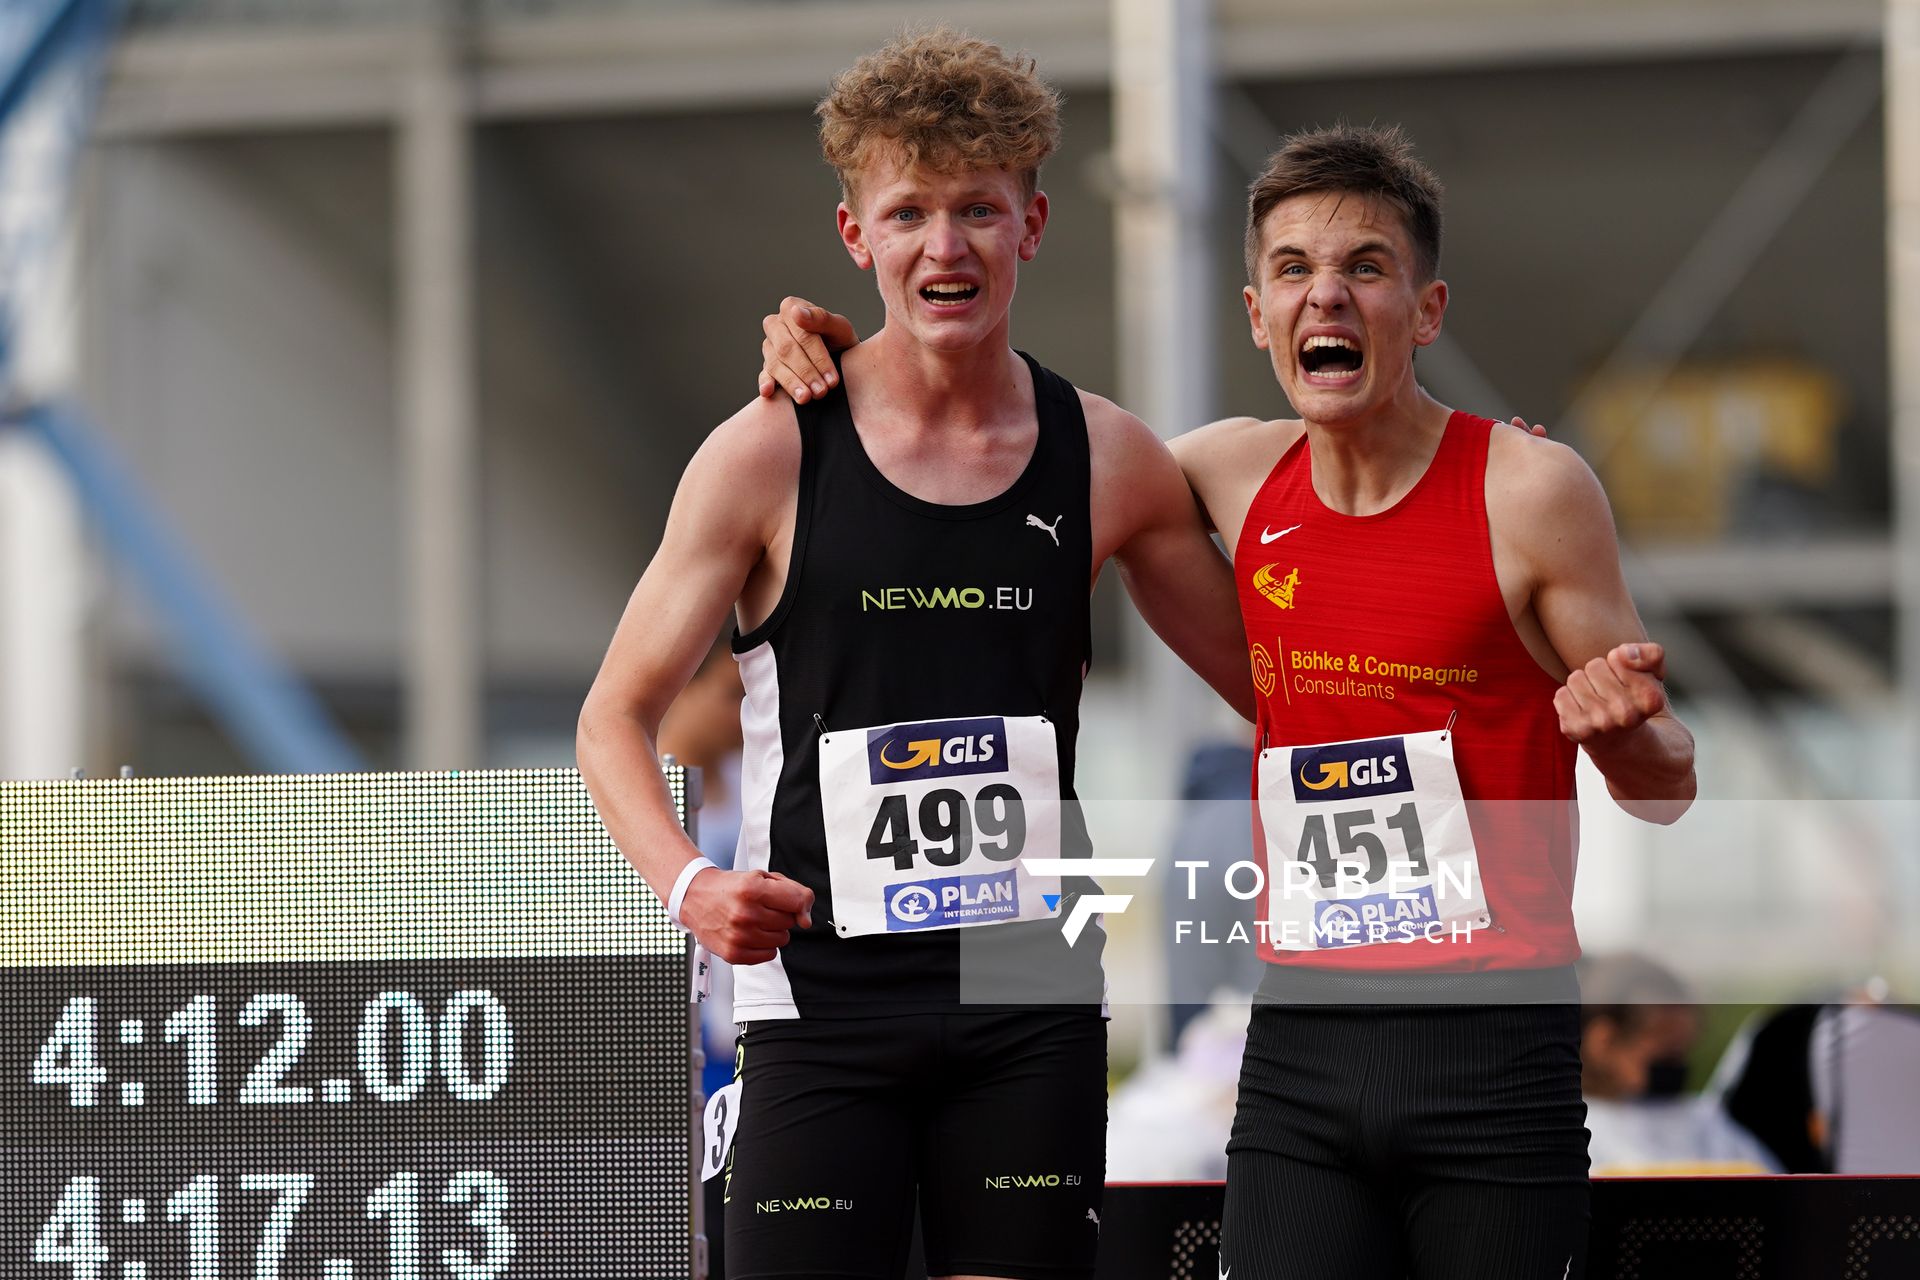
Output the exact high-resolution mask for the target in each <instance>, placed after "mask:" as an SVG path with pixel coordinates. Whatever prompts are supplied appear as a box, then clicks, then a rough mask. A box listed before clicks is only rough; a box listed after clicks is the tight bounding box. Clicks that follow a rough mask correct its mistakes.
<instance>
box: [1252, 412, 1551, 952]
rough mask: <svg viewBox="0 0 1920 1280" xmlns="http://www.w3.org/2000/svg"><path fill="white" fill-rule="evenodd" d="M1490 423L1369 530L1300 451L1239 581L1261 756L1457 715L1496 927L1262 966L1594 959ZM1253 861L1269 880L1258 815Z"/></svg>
mask: <svg viewBox="0 0 1920 1280" xmlns="http://www.w3.org/2000/svg"><path fill="white" fill-rule="evenodd" d="M1494 426H1495V424H1494V423H1493V422H1492V421H1491V420H1490V419H1487V418H1478V417H1474V416H1473V415H1471V414H1465V413H1456V414H1454V415H1453V417H1452V418H1451V419H1449V420H1448V422H1447V427H1446V432H1445V434H1444V436H1443V437H1442V438H1441V441H1440V448H1439V451H1438V452H1437V453H1435V454H1434V458H1433V461H1432V462H1431V463H1430V464H1429V465H1428V467H1427V470H1426V474H1425V475H1423V476H1421V477H1420V480H1419V481H1418V482H1417V483H1416V484H1415V485H1414V487H1413V489H1412V490H1411V491H1410V492H1409V493H1408V494H1407V495H1406V497H1404V498H1402V499H1401V500H1400V501H1399V502H1398V503H1397V504H1395V505H1394V506H1393V507H1391V508H1389V509H1388V510H1386V511H1382V512H1380V513H1378V514H1377V515H1371V516H1350V515H1344V514H1342V513H1340V512H1337V511H1333V510H1331V509H1329V508H1328V507H1327V506H1326V505H1325V504H1324V503H1322V502H1321V501H1320V499H1319V497H1318V495H1316V494H1315V493H1314V491H1313V459H1312V454H1311V451H1310V450H1309V449H1308V448H1307V442H1306V440H1305V438H1304V437H1303V438H1302V439H1301V440H1300V441H1299V442H1297V443H1296V444H1295V445H1294V446H1293V447H1292V448H1291V449H1289V450H1287V452H1286V454H1285V456H1283V457H1282V458H1281V459H1280V461H1279V463H1278V464H1277V465H1276V466H1275V467H1274V469H1273V473H1272V474H1271V475H1269V476H1268V477H1267V479H1266V482H1265V483H1264V484H1263V485H1261V487H1260V492H1259V493H1258V494H1257V495H1256V496H1255V497H1254V500H1253V505H1252V507H1251V508H1249V510H1248V512H1247V520H1246V524H1245V526H1244V527H1243V528H1242V529H1241V531H1240V544H1239V546H1238V547H1237V548H1236V549H1235V552H1234V579H1235V581H1236V582H1237V583H1238V585H1239V591H1240V614H1241V618H1242V619H1243V621H1244V622H1245V624H1246V632H1247V649H1248V655H1249V657H1250V658H1251V660H1252V663H1253V675H1254V686H1255V690H1256V692H1257V694H1258V695H1259V718H1258V722H1257V723H1258V731H1259V734H1260V740H1261V742H1262V744H1263V745H1265V746H1269V747H1281V746H1298V745H1306V744H1313V743H1321V742H1340V741H1346V740H1349V739H1355V738H1371V737H1385V736H1391V735H1395V734H1403V733H1424V732H1430V731H1433V730H1437V729H1441V728H1444V727H1445V726H1446V725H1447V722H1448V719H1449V717H1457V718H1455V719H1454V725H1453V727H1454V761H1455V766H1456V768H1457V769H1458V771H1459V775H1460V787H1461V793H1462V795H1463V796H1464V797H1465V798H1466V800H1467V803H1468V807H1469V821H1470V824H1471V826H1472V830H1473V839H1474V845H1475V847H1476V848H1477V849H1478V851H1479V859H1480V875H1481V881H1482V884H1483V885H1484V889H1485V893H1486V899H1487V908H1488V912H1489V914H1490V915H1491V917H1492V925H1491V927H1489V928H1484V929H1478V930H1475V931H1474V932H1473V935H1472V937H1471V939H1450V940H1448V941H1444V942H1428V941H1425V940H1421V941H1415V942H1408V943H1382V944H1379V945H1375V946H1364V947H1344V948H1338V949H1331V950H1322V951H1281V950H1277V949H1276V948H1274V947H1273V946H1272V945H1271V944H1270V942H1269V941H1267V940H1265V939H1263V940H1262V941H1261V943H1260V954H1261V955H1262V956H1263V957H1264V958H1265V959H1267V960H1269V961H1272V962H1274V963H1276V964H1286V965H1313V966H1318V967H1321V968H1326V969H1342V970H1362V971H1367V972H1401V971H1412V970H1428V971H1432V970H1441V971H1453V972H1460V971H1469V970H1482V969H1531V968H1540V967H1545V966H1549V965H1563V964H1570V963H1572V962H1573V961H1574V960H1575V959H1576V958H1578V956H1579V954H1580V946H1579V942H1578V941H1577V939H1576V938H1575V936H1574V929H1573V870H1574V862H1575V857H1576V849H1577V840H1578V837H1577V832H1578V825H1577V817H1576V814H1575V810H1574V805H1573V766H1574V751H1575V748H1574V745H1573V744H1572V743H1571V742H1569V741H1567V739H1566V737H1565V736H1564V735H1563V734H1562V733H1561V732H1560V727H1559V717H1558V715H1557V714H1556V713H1555V711H1554V709H1553V695H1554V692H1555V690H1556V689H1557V688H1558V687H1559V686H1558V684H1557V683H1556V682H1555V681H1554V679H1553V677H1551V676H1549V675H1548V674H1547V673H1546V672H1545V671H1543V670H1541V668H1540V665H1539V664H1538V663H1537V662H1535V661H1534V659H1533V655H1532V654H1531V653H1529V652H1528V651H1527V648H1526V646H1525V645H1524V644H1522V643H1521V640H1520V637H1519V635H1518V633H1516V632H1515V631H1514V628H1513V621H1512V619H1511V618H1509V617H1508V616H1507V607H1506V602H1505V600H1504V599H1503V598H1502V597H1501V595H1500V588H1499V584H1498V583H1497V582H1496V581H1495V579H1494V574H1493V551H1492V544H1491V541H1490V539H1489V536H1488V533H1487V504H1486V472H1487V442H1488V438H1489V433H1490V432H1491V431H1492V430H1493V428H1494ZM1255 794H1256V796H1257V794H1258V791H1257V788H1256V792H1255ZM1489 802H1501V803H1489ZM1254 851H1255V856H1256V858H1258V859H1259V860H1260V862H1261V864H1262V866H1263V867H1264V866H1265V862H1266V840H1265V837H1264V835H1263V834H1262V832H1261V827H1260V815H1259V812H1258V805H1257V802H1256V806H1255V813H1254ZM1269 874H1271V869H1269Z"/></svg>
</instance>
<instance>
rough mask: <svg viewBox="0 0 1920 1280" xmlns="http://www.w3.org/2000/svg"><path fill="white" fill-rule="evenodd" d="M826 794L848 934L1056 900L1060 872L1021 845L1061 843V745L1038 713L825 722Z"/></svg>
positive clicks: (990, 914)
mask: <svg viewBox="0 0 1920 1280" xmlns="http://www.w3.org/2000/svg"><path fill="white" fill-rule="evenodd" d="M820 801H821V811H822V818H823V820H824V823H825V828H826V837H827V862H828V872H829V876H830V878H831V880H832V884H833V914H834V921H833V925H834V928H835V929H836V930H837V931H838V932H839V933H840V934H841V935H842V936H845V937H853V936H858V935H861V934H869V933H900V932H910V931H916V930H926V929H960V928H967V927H972V926H977V925H987V924H1001V923H1004V922H1006V921H1009V920H1033V919H1044V918H1046V917H1049V916H1052V915H1053V914H1055V911H1056V910H1057V905H1058V901H1059V894H1060V883H1059V879H1058V877H1043V876H1033V875H1029V874H1028V873H1027V872H1026V870H1025V869H1024V868H1023V867H1022V866H1021V860H1022V858H1024V857H1034V858H1057V857H1059V856H1060V759H1059V751H1058V747H1057V745H1056V743H1055V740H1054V730H1053V724H1052V723H1051V722H1050V721H1048V720H1047V719H1046V718H1045V717H1043V716H978V717H971V718H964V719H951V720H929V721H919V722H915V723H909V724H892V725H880V726H876V727H872V728H867V729H856V730H852V731H848V732H834V733H826V734H822V735H821V737H820ZM1049 899H1051V901H1049Z"/></svg>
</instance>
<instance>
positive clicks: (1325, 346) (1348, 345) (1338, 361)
mask: <svg viewBox="0 0 1920 1280" xmlns="http://www.w3.org/2000/svg"><path fill="white" fill-rule="evenodd" d="M1366 362H1367V360H1366V356H1365V355H1363V354H1362V353H1361V351H1360V345H1359V344H1358V343H1356V342H1354V341H1353V340H1352V339H1351V338H1339V337H1334V336H1332V335H1331V334H1322V335H1320V336H1319V337H1314V338H1308V339H1307V340H1306V341H1305V342H1303V343H1301V344H1300V367H1301V368H1302V369H1304V370H1306V373H1307V376H1308V377H1310V378H1312V377H1318V378H1326V379H1328V380H1329V381H1331V380H1335V379H1342V378H1347V377H1350V376H1352V375H1353V374H1356V373H1358V372H1360V369H1361V366H1363V365H1365V364H1366Z"/></svg>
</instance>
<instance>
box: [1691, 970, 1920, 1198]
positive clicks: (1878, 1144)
mask: <svg viewBox="0 0 1920 1280" xmlns="http://www.w3.org/2000/svg"><path fill="white" fill-rule="evenodd" d="M1916 1063H1920V1009H1916V1008H1915V1007H1913V1006H1912V1005H1906V1004H1900V1003H1895V1002H1894V998H1893V993H1892V989H1891V987H1890V986H1889V984H1888V983H1887V982H1886V980H1885V979H1883V978H1878V977H1875V978H1871V979H1868V980H1867V981H1865V982H1863V983H1861V984H1859V985H1858V986H1855V987H1853V988H1850V989H1848V990H1846V991H1842V992H1838V993H1835V994H1834V996H1833V998H1832V1000H1831V1001H1829V1002H1826V1003H1817V1004H1793V1005H1786V1006H1784V1007H1782V1008H1778V1009H1772V1010H1766V1011H1763V1012H1760V1013H1756V1014H1754V1015H1753V1016H1752V1017H1750V1018H1748V1019H1747V1021H1746V1023H1745V1024H1743V1025H1742V1026H1741V1028H1740V1030H1739V1031H1738V1032H1737V1033H1736V1034H1735V1036H1734V1038H1733V1041H1732V1042H1731V1043H1730V1044H1729V1045H1728V1046H1727V1050H1726V1052H1725V1053H1724V1054H1722V1055H1721V1058H1720V1062H1719V1064H1718V1065H1717V1066H1716V1067H1715V1068H1714V1072H1713V1078H1712V1079H1711V1080H1710V1081H1708V1084H1707V1089H1706V1092H1707V1093H1708V1094H1709V1095H1710V1096H1713V1097H1715V1098H1717V1099H1719V1100H1720V1102H1721V1104H1722V1105H1723V1106H1724V1107H1725V1109H1726V1111H1727V1113H1728V1114H1729V1115H1731V1116H1733V1117H1734V1118H1735V1119H1736V1120H1737V1121H1739V1123H1740V1124H1742V1125H1744V1126H1745V1127H1746V1128H1747V1129H1748V1130H1750V1131H1751V1132H1752V1133H1753V1134H1754V1136H1755V1137H1757V1138H1758V1139H1760V1141H1761V1142H1762V1143H1763V1144H1765V1146H1766V1147H1767V1149H1768V1150H1769V1151H1770V1152H1771V1153H1772V1155H1773V1156H1774V1158H1775V1159H1776V1160H1777V1161H1778V1163H1779V1165H1780V1167H1781V1168H1783V1169H1784V1170H1785V1171H1786V1172H1788V1173H1845V1174H1920V1095H1916V1094H1915V1092H1914V1089H1913V1081H1914V1079H1915V1074H1916V1065H1915V1064H1916Z"/></svg>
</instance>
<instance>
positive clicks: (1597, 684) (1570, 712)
mask: <svg viewBox="0 0 1920 1280" xmlns="http://www.w3.org/2000/svg"><path fill="white" fill-rule="evenodd" d="M1666 674H1667V655H1666V651H1665V650H1664V649H1662V648H1661V647H1660V646H1659V645H1657V644H1653V643H1652V642H1650V641H1646V640H1642V641H1640V642H1639V643H1638V644H1621V645H1615V646H1614V647H1613V648H1612V649H1611V650H1610V651H1608V653H1607V655H1606V656H1605V657H1603V658H1595V659H1594V660H1593V661H1591V662H1589V663H1588V664H1587V665H1586V666H1584V667H1581V668H1579V669H1578V670H1576V671H1574V672H1573V673H1571V674H1570V675H1568V676H1567V682H1566V684H1564V685H1562V686H1561V687H1560V689H1559V690H1557V691H1556V692H1555V693H1554V695H1553V709H1554V710H1555V711H1558V712H1559V713H1560V732H1562V733H1564V734H1566V735H1567V737H1568V738H1570V739H1572V740H1573V741H1574V742H1582V743H1585V742H1591V741H1593V740H1594V739H1595V738H1599V737H1602V736H1604V735H1607V734H1613V733H1621V732H1624V731H1626V730H1628V729H1637V728H1639V727H1640V726H1641V725H1643V724H1645V723H1646V722H1647V721H1648V720H1649V719H1651V718H1652V717H1654V716H1656V715H1658V714H1660V712H1661V711H1662V710H1663V709H1664V708H1665V707H1666V705H1667V689H1666V686H1665V685H1664V684H1663V683H1662V681H1663V680H1665V678H1666Z"/></svg>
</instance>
